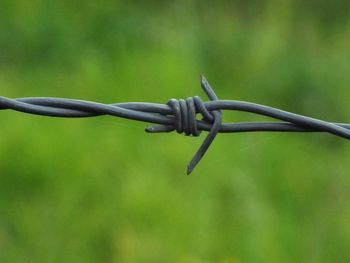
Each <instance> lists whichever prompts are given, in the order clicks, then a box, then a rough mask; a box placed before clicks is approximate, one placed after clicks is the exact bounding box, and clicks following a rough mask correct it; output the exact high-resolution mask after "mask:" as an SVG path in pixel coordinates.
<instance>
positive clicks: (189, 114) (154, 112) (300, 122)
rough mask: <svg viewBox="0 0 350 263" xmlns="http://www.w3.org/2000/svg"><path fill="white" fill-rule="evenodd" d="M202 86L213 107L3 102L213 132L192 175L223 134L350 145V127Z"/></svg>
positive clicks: (160, 128)
mask: <svg viewBox="0 0 350 263" xmlns="http://www.w3.org/2000/svg"><path fill="white" fill-rule="evenodd" d="M201 86H202V88H203V90H204V92H205V93H206V95H207V96H208V97H209V99H210V101H206V102H203V101H202V100H201V99H200V97H198V96H194V97H189V98H187V99H186V100H184V99H179V100H177V99H171V100H169V101H168V103H167V104H157V103H147V102H125V103H114V104H103V103H97V102H92V101H84V100H75V99H64V98H47V97H31V98H17V99H9V98H6V97H0V110H6V109H11V110H15V111H20V112H25V113H30V114H35V115H44V116H50V117H64V118H85V117H96V116H101V115H111V116H115V117H120V118H126V119H131V120H135V121H142V122H148V123H153V124H157V125H155V126H154V125H152V126H148V127H146V131H147V132H149V133H160V132H172V131H177V132H178V133H180V134H184V135H187V136H199V135H200V133H201V132H202V131H207V132H209V133H208V135H207V137H206V138H205V140H204V142H203V144H202V145H201V146H200V148H199V149H198V151H197V152H196V153H195V155H194V157H193V158H192V160H191V161H190V163H189V164H188V166H187V174H190V173H191V172H192V171H193V169H194V168H195V166H196V165H197V164H198V163H199V161H200V160H201V159H202V157H203V156H204V154H205V153H206V151H207V150H208V148H209V146H210V145H211V143H212V142H213V140H214V139H215V136H216V135H217V134H218V133H237V132H260V131H270V132H328V133H331V134H334V135H337V136H339V137H342V138H346V139H350V124H345V123H332V122H327V121H323V120H319V119H315V118H310V117H306V116H302V115H298V114H294V113H291V112H287V111H283V110H280V109H277V108H273V107H269V106H264V105H260V104H255V103H251V102H245V101H236V100H219V99H218V97H217V96H216V94H215V92H214V90H213V89H212V88H211V87H210V85H209V83H208V81H207V80H206V79H205V77H204V76H201ZM222 110H235V111H244V112H250V113H255V114H258V115H263V116H268V117H272V118H274V119H277V120H280V121H282V122H240V123H222V118H221V115H222ZM197 114H200V115H202V119H201V120H198V119H197V118H196V116H197Z"/></svg>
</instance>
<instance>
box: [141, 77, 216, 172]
mask: <svg viewBox="0 0 350 263" xmlns="http://www.w3.org/2000/svg"><path fill="white" fill-rule="evenodd" d="M201 86H202V88H203V90H204V92H205V93H206V94H207V96H208V97H209V99H210V100H211V101H216V100H218V97H217V96H216V94H215V92H214V90H213V89H212V88H211V87H210V85H209V83H208V81H207V80H206V79H205V77H204V76H201ZM167 105H168V106H169V108H170V109H171V112H172V116H173V118H174V120H173V124H172V125H158V126H149V127H147V128H146V131H147V132H152V133H156V132H170V131H174V130H176V131H177V132H178V133H180V134H181V133H184V134H185V135H186V136H199V135H200V133H201V130H199V129H198V122H199V121H198V120H197V119H196V115H197V114H198V113H200V114H201V115H202V117H203V118H202V121H204V122H206V123H207V124H209V125H210V127H211V128H210V132H209V134H208V136H207V137H206V139H205V140H204V142H203V144H202V145H201V147H200V148H199V149H198V151H197V152H196V154H195V155H194V157H193V158H192V160H191V161H190V163H189V165H188V166H187V174H190V173H191V172H192V171H193V169H194V168H195V167H196V165H197V164H198V163H199V161H200V160H201V159H202V157H203V156H204V154H205V153H206V151H207V150H208V148H209V146H210V145H211V143H212V142H213V140H214V139H215V137H216V135H217V134H218V132H219V130H220V128H221V126H222V123H221V111H220V110H213V111H209V110H208V109H207V108H206V106H205V104H204V103H203V101H202V100H201V98H200V97H198V96H195V97H189V98H187V99H186V100H184V99H179V100H177V99H171V100H169V101H168V103H167Z"/></svg>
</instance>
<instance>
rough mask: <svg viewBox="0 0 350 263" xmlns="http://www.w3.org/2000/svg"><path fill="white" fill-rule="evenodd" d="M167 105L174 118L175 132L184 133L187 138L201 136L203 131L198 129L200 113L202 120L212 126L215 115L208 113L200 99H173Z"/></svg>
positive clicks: (196, 97)
mask: <svg viewBox="0 0 350 263" xmlns="http://www.w3.org/2000/svg"><path fill="white" fill-rule="evenodd" d="M167 105H168V106H169V107H170V108H171V110H172V112H173V116H174V125H173V126H172V128H173V130H176V131H177V132H178V133H180V134H182V133H184V134H185V135H187V136H195V137H196V136H199V135H200V134H201V130H199V129H198V121H197V119H196V115H197V114H198V113H200V114H201V115H202V117H203V118H202V120H203V121H205V122H207V123H209V124H212V123H213V122H214V119H215V115H214V114H213V113H212V112H210V111H208V110H207V109H206V107H205V105H204V103H203V101H202V100H201V98H200V97H198V96H195V97H189V98H187V99H186V100H184V99H179V100H177V99H171V100H169V101H168V103H167Z"/></svg>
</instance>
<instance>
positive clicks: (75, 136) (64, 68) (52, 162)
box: [0, 0, 350, 263]
mask: <svg viewBox="0 0 350 263" xmlns="http://www.w3.org/2000/svg"><path fill="white" fill-rule="evenodd" d="M349 11H350V2H349V1H341V0H333V1H330V0H329V1H325V0H321V1H316V0H312V1H302V0H296V1H292V0H280V1H277V0H275V1H274V0H269V1H258V0H254V1H245V0H240V1H228V0H221V1H203V0H202V1H191V0H178V1H155V0H153V1H127V0H125V1H102V0H101V1H97V0H95V1H74V0H70V1H67V0H60V1H45V0H33V1H28V0H16V1H13V0H1V1H0V95H1V96H7V97H11V98H15V97H30V96H52V97H68V98H78V99H85V100H93V101H99V102H105V103H112V102H122V101H147V102H159V103H166V102H167V101H168V99H170V98H173V97H174V98H186V97H188V96H193V95H200V96H201V97H202V98H203V99H204V98H205V96H204V94H203V92H202V91H201V89H200V86H199V75H200V74H204V75H205V76H206V77H207V78H208V80H209V82H210V83H211V84H212V86H213V88H214V89H215V90H216V92H217V95H218V96H219V98H223V99H237V100H247V101H252V102H257V103H262V104H267V105H271V106H276V107H279V108H282V109H285V110H290V111H293V112H296V113H300V114H306V115H309V116H313V117H318V118H322V119H325V120H331V121H336V122H350V106H349V105H350V87H349V83H350V12H349ZM205 99H206V98H205ZM224 120H225V121H231V122H235V121H254V120H260V121H264V120H268V119H266V118H261V117H257V116H255V115H252V114H245V113H227V112H225V113H224ZM145 125H147V124H146V123H139V122H134V121H128V120H122V119H117V118H113V117H99V118H90V119H74V120H71V119H55V118H47V117H39V116H31V115H26V114H22V113H17V112H13V111H0V262H5V263H7V262H57V263H60V262H65V263H66V262H67V263H69V262H72V263H73V262H74V263H76V262H84V263H87V262H118V263H119V262H121V263H134V262H135V263H136V262H142V263H143V262H146V263H148V262H152V263H153V262H160V263H163V262H169V263H172V262H174V263H210V262H214V263H216V262H217V263H243V262H247V263H251V262H253V263H255V262H256V263H260V262H268V263H274V262H276V263H280V262H350V250H349V247H350V172H349V171H350V162H349V160H350V144H349V143H348V142H347V141H346V140H343V139H339V138H336V137H334V136H331V135H327V134H286V133H278V134H277V133H275V134H273V133H249V134H248V133H247V134H221V135H219V136H218V137H217V139H216V140H215V142H214V143H213V145H212V147H211V148H210V150H209V152H208V154H207V155H206V156H205V158H204V159H203V161H202V162H201V163H200V164H199V166H198V167H197V169H196V170H195V171H194V173H193V176H190V177H186V176H185V172H186V165H187V162H188V161H189V160H190V159H191V157H192V155H193V153H194V152H195V151H196V150H197V148H198V147H199V145H200V144H201V142H202V140H203V138H204V134H203V135H202V136H201V137H199V138H191V137H184V136H180V135H178V134H176V133H172V134H159V135H153V134H146V133H144V127H145Z"/></svg>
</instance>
